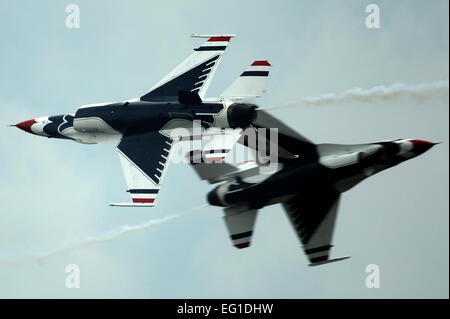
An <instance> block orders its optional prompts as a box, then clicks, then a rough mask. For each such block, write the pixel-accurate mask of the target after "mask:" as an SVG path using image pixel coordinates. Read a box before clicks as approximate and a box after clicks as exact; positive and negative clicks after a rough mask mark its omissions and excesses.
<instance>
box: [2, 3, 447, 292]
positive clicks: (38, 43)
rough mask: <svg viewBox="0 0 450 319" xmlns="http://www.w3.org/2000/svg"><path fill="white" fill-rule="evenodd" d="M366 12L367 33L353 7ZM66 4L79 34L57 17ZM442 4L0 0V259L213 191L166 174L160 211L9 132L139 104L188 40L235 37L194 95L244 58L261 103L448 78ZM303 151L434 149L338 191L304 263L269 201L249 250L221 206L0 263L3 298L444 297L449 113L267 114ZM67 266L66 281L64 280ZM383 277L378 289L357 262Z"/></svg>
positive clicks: (59, 152) (231, 75) (393, 105)
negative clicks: (91, 106)
mask: <svg viewBox="0 0 450 319" xmlns="http://www.w3.org/2000/svg"><path fill="white" fill-rule="evenodd" d="M371 2H375V3H377V4H378V5H379V7H380V10H381V11H380V17H381V28H380V29H367V28H366V27H365V24H364V21H365V17H366V13H365V7H366V5H367V4H369V3H371ZM69 3H76V4H78V5H79V8H80V13H81V20H80V22H81V28H80V29H77V30H75V29H67V28H66V26H65V18H66V15H67V14H66V13H65V7H66V5H68V4H69ZM448 10H449V8H448V1H446V0H443V1H438V0H434V1H412V0H407V1H400V0H398V1H370V2H369V1H345V2H344V1H265V2H262V1H225V2H224V1H220V2H219V1H164V2H156V1H155V2H152V1H75V2H69V1H39V2H38V1H2V2H1V3H0V13H1V16H2V19H1V21H0V37H1V39H2V45H1V50H0V74H1V76H0V108H1V112H2V113H1V114H2V116H1V120H0V132H1V134H0V150H1V151H0V152H1V166H0V178H1V180H2V181H3V183H1V186H0V203H1V204H0V212H1V213H0V225H1V231H0V259H4V258H16V257H21V256H27V255H33V254H37V253H45V252H49V251H52V250H53V249H57V248H59V247H62V246H64V245H67V244H69V243H72V242H77V241H82V240H83V239H85V238H87V237H90V236H100V235H103V234H105V233H108V232H110V231H111V230H114V229H118V228H120V227H121V226H123V225H127V224H128V225H134V224H139V223H143V222H146V221H148V220H150V219H155V218H162V217H164V216H168V215H172V214H176V213H179V212H181V211H184V210H186V209H187V208H190V207H196V206H198V205H201V204H203V203H204V202H205V194H206V193H207V192H208V190H210V189H211V188H212V187H211V186H210V185H208V184H206V183H205V182H201V181H200V180H199V179H198V178H197V176H196V175H195V173H194V172H193V171H192V169H191V168H190V167H188V166H187V165H182V164H177V165H175V164H174V165H172V166H171V167H170V168H169V170H168V172H167V175H166V178H165V180H164V188H163V190H162V192H161V194H160V197H159V201H158V206H157V207H155V208H151V209H132V208H115V207H109V206H108V205H107V204H108V203H110V202H121V201H129V196H128V193H126V192H125V190H126V189H127V187H126V184H125V179H124V177H123V174H122V169H121V167H120V163H119V159H118V156H117V154H116V151H115V150H114V149H113V148H108V147H106V146H92V145H81V144H77V143H73V142H69V141H61V140H49V139H46V138H42V137H38V136H32V135H30V134H26V133H25V132H22V131H19V130H18V129H15V128H9V127H6V125H7V124H15V123H17V122H20V121H24V120H28V119H31V118H35V117H39V116H45V115H54V114H64V113H69V112H74V111H75V110H76V108H77V107H78V106H80V105H83V104H88V103H96V102H106V101H121V100H125V99H129V98H134V97H137V96H140V95H142V94H144V93H146V91H147V90H148V89H149V88H150V87H152V86H153V84H154V83H155V82H157V81H158V80H159V79H160V78H162V77H163V76H164V75H165V74H167V73H168V72H169V71H170V70H171V69H172V68H173V67H175V66H176V65H177V64H178V63H179V62H180V61H181V60H182V59H184V58H185V57H186V56H187V55H188V54H190V52H191V50H192V48H193V47H194V46H196V45H199V44H200V43H201V42H198V40H197V39H191V38H189V37H188V35H189V34H191V33H235V34H237V37H236V38H233V39H232V41H231V43H230V45H229V47H228V49H227V51H226V53H225V56H224V58H223V60H222V62H221V65H220V66H219V69H218V70H217V73H216V76H215V78H214V80H213V82H212V84H211V87H210V89H209V91H208V94H207V95H208V96H211V97H213V96H216V95H218V94H219V93H220V92H222V91H223V90H224V89H225V88H226V87H227V86H228V84H229V83H231V82H232V81H233V80H234V79H235V77H237V76H238V75H239V74H240V73H241V71H242V70H243V69H244V68H246V67H247V66H248V64H249V63H251V62H252V61H253V60H255V59H268V60H269V61H270V62H271V63H272V66H273V67H272V70H271V73H270V78H269V83H268V88H267V93H266V94H265V96H264V97H263V98H262V99H261V100H260V105H262V106H269V105H270V106H274V105H275V106H276V105H281V104H286V103H292V102H296V101H298V100H300V99H301V98H303V97H311V96H317V95H320V94H324V93H340V92H343V91H346V90H348V89H350V88H353V87H361V88H371V87H374V86H378V85H386V86H389V85H391V84H393V83H396V82H400V83H404V84H407V85H414V84H419V83H430V82H435V81H441V80H446V81H448V78H449V74H448V72H449V71H448V70H449V42H448V39H449V18H448ZM273 114H274V115H276V116H278V117H279V118H280V119H282V120H283V121H285V122H286V123H287V124H289V125H290V126H291V127H293V128H295V129H297V130H298V131H299V132H301V133H302V134H304V135H305V136H307V137H308V138H310V139H312V140H313V141H315V142H318V143H324V142H332V143H365V142H374V141H379V140H384V139H396V138H413V137H414V138H421V139H427V140H431V141H436V142H444V144H441V145H439V146H437V147H435V148H433V149H432V150H431V151H429V152H428V153H426V154H424V155H423V156H420V157H418V158H416V159H413V160H411V161H409V162H406V163H404V164H402V165H399V166H398V167H395V168H393V169H392V170H388V171H386V172H383V173H381V174H379V175H376V176H374V177H373V178H371V179H368V180H366V181H364V182H363V183H362V184H361V185H359V186H357V187H356V188H355V189H353V190H351V191H349V192H348V193H346V194H344V196H343V198H342V201H341V205H340V210H339V214H338V218H337V225H336V228H335V233H334V240H333V243H334V245H335V247H334V248H333V250H332V256H335V257H337V256H342V255H350V256H352V258H351V259H349V260H346V261H343V262H339V263H334V264H330V265H326V266H320V267H308V266H307V263H308V261H307V259H306V257H305V255H304V254H303V251H302V250H301V248H300V245H299V242H298V239H297V238H296V235H295V233H294V231H293V229H292V226H291V225H290V224H289V222H288V219H287V217H286V216H285V213H284V211H283V210H282V209H281V207H280V206H279V205H277V206H272V207H269V208H265V209H263V210H261V211H260V214H259V217H258V220H257V222H256V227H255V234H254V238H253V242H252V246H251V247H250V248H249V249H244V250H236V249H235V248H234V247H232V245H231V243H230V241H229V238H228V235H227V233H226V230H225V226H224V224H223V221H222V218H221V215H222V212H221V209H220V208H217V207H209V208H206V209H203V210H201V211H198V212H195V213H192V214H189V215H187V216H184V217H182V218H179V219H176V220H173V221H171V222H168V223H166V224H164V225H158V226H155V227H154V228H152V229H150V230H147V231H143V232H136V233H132V234H129V235H127V236H125V237H122V238H119V239H116V240H113V241H111V242H109V243H105V244H95V245H92V246H90V247H88V248H85V249H78V250H74V251H73V252H70V253H68V254H65V255H55V256H53V257H51V258H48V259H47V260H46V261H45V262H44V263H43V264H39V263H36V262H34V261H25V262H23V263H20V264H18V265H7V264H4V263H0V297H3V298H12V297H44V298H46V297H58V298H71V297H95V298H103V297H123V298H129V297H137V298H208V297H212V298H214V297H225V298H239V297H243V298H252V297H253V298H346V297H352V298H431V297H437V298H448V296H449V278H448V273H449V245H448V242H449V229H448V227H449V226H448V225H449V219H448V217H449V205H448V202H449V201H448V192H449V171H448V167H449V147H448V145H449V134H448V132H449V122H448V116H449V107H448V89H447V92H446V94H444V96H442V95H440V96H429V97H427V98H423V99H420V100H417V99H412V98H408V97H402V96H401V95H400V96H398V97H397V98H395V99H390V100H385V101H378V102H376V103H356V102H355V103H349V104H344V103H333V104H330V105H324V106H320V107H319V106H316V107H312V106H304V107H298V108H291V109H284V110H277V111H273ZM68 264H77V265H78V266H79V267H80V272H81V278H80V284H81V288H79V289H67V288H66V287H65V279H66V273H65V267H66V265H68ZM368 264H377V265H379V267H380V275H381V276H380V280H381V282H380V284H381V287H380V288H379V289H367V288H366V287H365V277H366V275H367V274H366V273H365V268H366V266H367V265H368Z"/></svg>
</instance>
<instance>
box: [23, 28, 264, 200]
mask: <svg viewBox="0 0 450 319" xmlns="http://www.w3.org/2000/svg"><path fill="white" fill-rule="evenodd" d="M192 37H196V38H206V39H207V40H206V42H205V43H204V44H203V45H201V46H200V47H197V48H195V49H194V52H193V53H192V54H191V55H189V56H188V57H187V58H186V59H185V60H184V61H183V62H182V63H181V64H179V65H178V66H177V67H176V68H175V69H173V70H172V71H171V72H170V73H169V74H168V75H166V76H165V77H164V78H163V79H162V80H160V81H159V82H158V83H156V84H155V85H154V86H153V87H152V88H151V89H150V90H149V91H148V92H147V93H145V94H144V95H142V96H141V97H139V98H134V99H130V100H127V101H123V102H115V103H98V104H89V105H83V106H81V107H79V108H78V109H77V110H76V112H75V113H68V114H62V115H54V116H45V117H38V118H35V119H31V120H28V121H24V122H21V123H18V124H16V125H15V126H16V127H18V128H20V129H22V130H24V131H26V132H28V133H32V134H35V135H40V136H45V137H49V138H58V139H67V140H72V141H75V142H79V143H85V144H106V145H111V146H113V147H116V148H117V151H118V153H119V158H120V162H121V164H122V168H123V171H124V174H125V178H126V182H127V185H128V190H127V191H128V192H129V193H130V195H131V198H132V202H131V203H113V204H111V205H113V206H132V207H148V206H154V205H155V203H156V199H157V196H158V193H159V191H160V188H161V182H162V180H163V178H164V174H165V172H166V170H167V168H168V164H169V161H168V159H169V156H170V153H171V150H172V149H173V143H174V142H176V141H179V140H183V139H196V138H201V136H200V137H198V136H195V135H194V134H196V133H195V132H194V131H195V130H194V127H193V125H192V123H193V122H194V121H200V123H201V124H200V125H201V129H202V130H203V131H205V130H207V129H208V128H220V129H223V128H230V127H238V126H240V125H242V123H244V124H245V123H246V122H248V121H247V118H248V117H249V116H252V115H253V109H254V107H253V106H249V105H247V104H240V103H239V101H241V100H245V101H246V102H247V103H248V102H250V101H254V100H255V99H256V98H257V97H259V96H261V95H262V94H263V91H264V87H265V83H266V79H267V77H268V74H269V68H270V63H269V62H267V61H265V60H260V61H254V62H253V63H251V65H250V67H249V68H248V69H247V70H245V71H244V72H243V73H242V74H241V75H240V76H239V77H238V79H237V80H235V81H234V82H233V83H232V84H231V85H230V87H228V88H227V89H226V90H225V91H224V92H223V93H222V94H221V95H220V96H219V97H217V98H212V99H207V98H205V93H206V90H207V89H208V87H209V85H210V83H211V80H212V78H213V76H214V73H215V72H216V69H217V66H218V65H219V62H220V60H221V58H222V55H223V53H224V51H225V49H226V48H227V46H228V43H229V42H230V40H231V38H232V37H234V35H231V34H215V35H201V34H194V35H192ZM179 128H185V129H186V131H187V132H188V134H186V136H178V139H176V140H175V139H174V138H173V135H172V133H173V131H174V130H175V129H179ZM221 135H222V134H217V136H219V137H218V140H220V143H214V142H213V141H212V142H211V143H209V145H210V148H209V149H205V150H204V152H206V155H207V156H212V157H213V158H215V159H217V158H219V157H220V156H223V155H224V154H226V152H227V151H229V149H230V148H231V147H232V145H233V144H234V142H235V141H236V140H235V139H234V138H232V137H231V138H228V139H227V140H228V141H229V142H227V143H223V138H222V136H221ZM215 145H218V146H217V147H215Z"/></svg>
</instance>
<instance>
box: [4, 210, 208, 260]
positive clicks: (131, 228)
mask: <svg viewBox="0 0 450 319" xmlns="http://www.w3.org/2000/svg"><path fill="white" fill-rule="evenodd" d="M207 206H208V204H204V205H201V206H198V207H194V208H191V209H189V210H187V211H185V212H182V213H179V214H175V215H170V216H167V217H164V218H160V219H151V220H148V221H146V222H144V223H141V224H137V225H124V226H121V227H120V228H118V229H115V230H111V231H109V232H107V233H106V234H103V235H98V236H90V237H87V238H86V239H84V240H82V241H78V242H73V243H69V244H66V245H64V246H61V247H60V248H56V249H53V250H49V251H46V252H41V253H36V254H31V255H26V256H21V257H14V258H0V264H6V265H16V264H21V263H23V262H26V261H37V262H38V263H43V262H44V261H45V260H47V259H48V258H50V257H53V256H55V255H64V254H68V253H70V252H72V251H74V250H77V249H82V248H87V247H89V246H91V245H93V244H100V243H107V242H111V241H112V240H114V239H117V238H119V237H122V236H124V235H127V234H130V233H134V232H139V231H143V230H147V229H150V228H153V227H154V226H157V225H161V224H165V223H167V222H169V221H171V220H174V219H176V218H179V217H182V216H185V215H187V214H188V213H192V212H194V211H198V210H200V209H203V208H205V207H207Z"/></svg>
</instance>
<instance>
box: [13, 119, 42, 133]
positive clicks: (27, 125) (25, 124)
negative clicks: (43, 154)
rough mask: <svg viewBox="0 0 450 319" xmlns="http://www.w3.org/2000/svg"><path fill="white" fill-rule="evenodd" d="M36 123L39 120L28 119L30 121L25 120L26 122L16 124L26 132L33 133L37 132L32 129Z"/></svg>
mask: <svg viewBox="0 0 450 319" xmlns="http://www.w3.org/2000/svg"><path fill="white" fill-rule="evenodd" d="M36 123H37V122H36V121H35V120H34V119H33V120H28V121H25V122H20V123H17V124H16V125H14V126H15V127H18V128H20V129H21V130H24V131H25V132H28V133H31V134H35V133H34V132H33V131H32V130H31V126H33V124H36Z"/></svg>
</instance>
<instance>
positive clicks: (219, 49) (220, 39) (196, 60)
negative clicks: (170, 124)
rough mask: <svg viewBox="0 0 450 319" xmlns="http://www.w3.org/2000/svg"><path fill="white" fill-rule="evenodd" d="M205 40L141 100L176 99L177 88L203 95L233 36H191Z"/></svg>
mask: <svg viewBox="0 0 450 319" xmlns="http://www.w3.org/2000/svg"><path fill="white" fill-rule="evenodd" d="M192 37H196V38H204V37H207V38H208V40H207V41H206V42H205V43H204V44H203V45H202V46H200V47H198V48H196V49H194V52H193V53H192V54H191V55H190V56H189V57H187V58H186V59H185V60H184V61H183V62H181V63H180V64H179V65H178V66H177V67H176V68H175V69H173V70H172V71H171V72H170V73H169V74H167V75H166V76H165V77H164V78H163V79H162V80H161V81H159V82H158V83H156V84H155V85H154V86H153V87H152V88H151V89H150V91H149V92H148V93H147V94H145V95H143V96H141V98H140V100H141V101H159V100H162V99H164V98H165V99H167V98H169V97H171V98H176V97H177V96H178V91H180V90H181V91H190V92H197V93H198V94H199V96H200V97H201V98H203V97H204V95H205V93H206V90H207V89H208V86H209V84H210V83H211V79H212V77H213V76H214V73H215V71H216V69H217V66H218V64H219V61H220V58H221V57H222V55H223V53H224V51H225V49H226V47H227V46H228V43H229V41H230V39H231V38H232V37H234V35H196V34H194V35H192Z"/></svg>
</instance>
